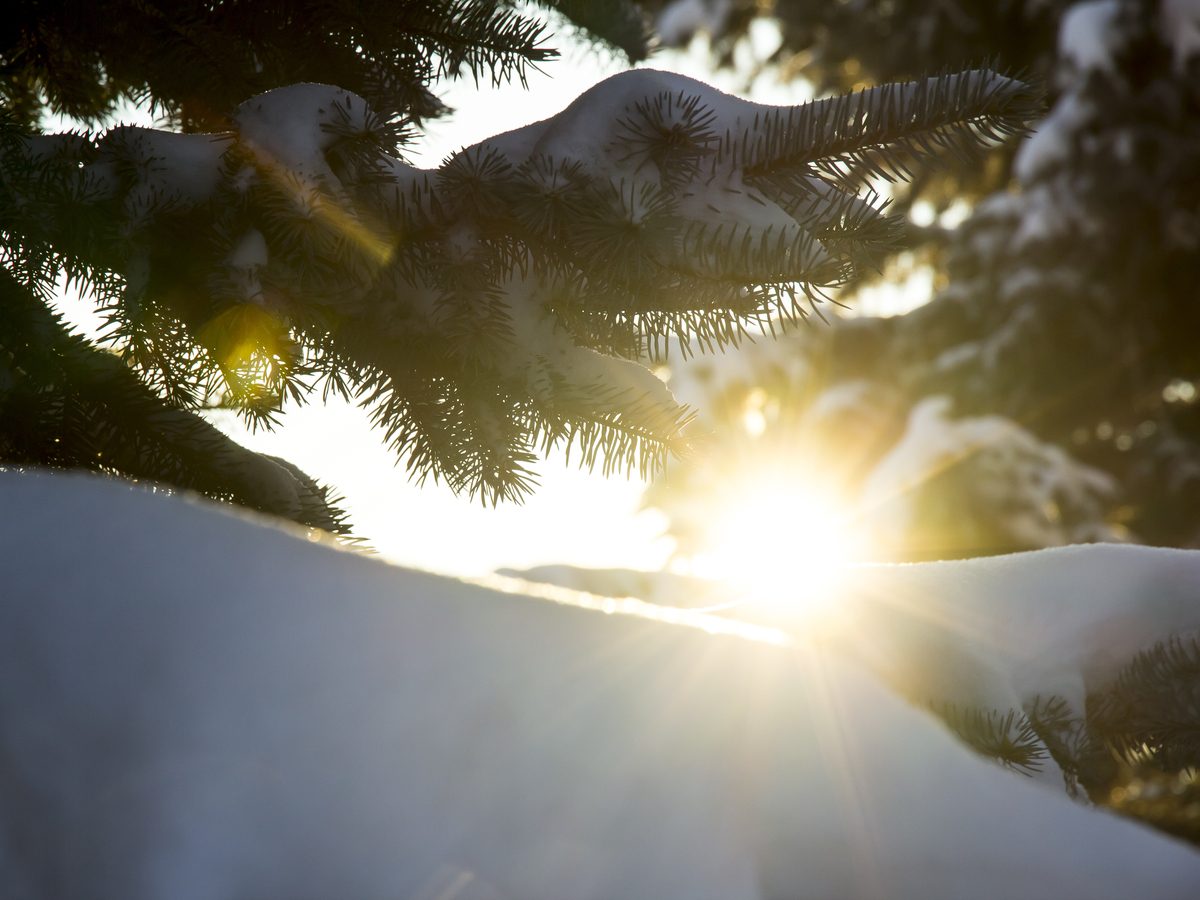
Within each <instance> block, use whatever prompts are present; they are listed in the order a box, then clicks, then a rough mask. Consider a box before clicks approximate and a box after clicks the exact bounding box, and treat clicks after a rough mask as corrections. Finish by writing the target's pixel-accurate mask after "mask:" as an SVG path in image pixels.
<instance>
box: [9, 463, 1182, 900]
mask: <svg viewBox="0 0 1200 900" xmlns="http://www.w3.org/2000/svg"><path fill="white" fill-rule="evenodd" d="M0 504H2V505H3V508H4V510H5V513H6V514H5V516H4V518H3V524H2V525H0V539H2V541H3V544H2V546H3V547H4V553H3V554H0V585H3V593H2V594H0V723H2V727H3V729H4V735H5V741H4V751H5V752H4V756H3V757H2V759H0V784H3V786H4V795H5V802H4V804H3V805H2V806H0V893H2V894H3V896H5V897H6V898H8V900H33V898H37V900H43V898H47V897H54V898H56V900H76V898H78V900H161V898H166V897H169V898H172V900H229V898H233V897H264V898H268V897H272V898H273V897H280V898H283V897H286V898H288V900H310V898H311V900H328V898H331V897H345V898H355V900H385V898H386V900H395V898H428V897H438V898H442V897H454V898H456V900H496V898H513V900H617V898H621V900H625V898H629V900H638V898H654V900H706V898H712V900H743V898H744V900H773V898H784V897H789V898H790V897H799V896H803V897H805V898H814V900H815V898H850V897H852V898H866V897H885V896H886V897H891V898H920V900H960V898H963V897H972V898H979V900H988V898H1060V897H1064V896H1067V897H1088V898H1093V900H1095V898H1113V900H1127V898H1129V897H1134V896H1136V897H1139V898H1183V897H1189V896H1193V895H1194V888H1195V885H1196V884H1197V883H1198V881H1200V855H1197V854H1196V853H1195V852H1194V851H1192V850H1191V849H1189V848H1187V847H1185V846H1183V845H1181V844H1179V843H1176V842H1174V841H1172V840H1170V839H1167V838H1164V837H1162V836H1160V835H1157V834H1154V833H1152V832H1150V831H1148V830H1145V829H1143V828H1141V827H1139V826H1137V825H1135V824H1132V823H1130V822H1127V821H1123V820H1119V819H1117V818H1115V817H1113V816H1111V815H1109V814H1107V813H1103V812H1098V811H1096V810H1093V809H1089V808H1086V807H1084V806H1081V805H1077V804H1075V803H1073V802H1071V801H1070V800H1068V799H1067V798H1066V797H1065V796H1063V795H1062V794H1061V793H1056V792H1054V791H1050V790H1046V789H1044V788H1042V787H1040V786H1038V785H1035V784H1033V783H1031V782H1029V781H1027V780H1024V779H1022V778H1020V777H1019V776H1016V775H1014V774H1012V773H1009V772H1005V771H1003V770H1002V769H1000V768H998V767H996V766H994V765H991V764H989V763H987V762H985V761H983V760H982V759H980V758H978V757H976V756H974V755H972V754H971V753H969V752H968V751H966V750H965V749H963V748H962V747H961V746H960V745H959V744H958V743H957V742H956V741H955V740H953V739H952V738H951V737H950V736H949V734H948V733H947V732H946V731H945V730H944V729H943V728H942V727H941V726H940V725H938V724H937V723H936V722H935V721H934V720H933V719H932V718H930V717H927V716H926V715H924V714H922V713H920V712H918V711H916V710H914V709H913V708H911V707H910V706H908V705H907V704H905V703H904V702H903V701H902V700H900V699H899V698H898V697H897V696H896V695H895V694H894V693H892V692H891V691H889V690H887V689H886V688H884V687H883V686H882V685H881V683H880V682H878V681H876V680H874V679H873V678H872V677H871V676H869V675H868V674H866V673H865V672H863V671H861V670H860V669H858V668H857V667H856V666H855V665H853V664H851V663H848V662H846V661H842V660H840V659H839V658H837V657H836V656H834V655H831V654H830V653H828V652H825V651H823V650H821V649H818V648H815V647H812V646H808V645H803V644H796V645H794V646H793V647H791V648H790V649H781V648H780V647H778V646H775V645H772V644H771V643H765V642H762V641H755V640H750V639H748V638H745V637H739V636H736V635H729V634H719V633H706V632H719V631H721V630H725V631H727V630H728V628H720V627H717V626H715V625H712V624H711V622H710V621H709V620H706V619H705V618H703V617H695V618H694V620H693V621H692V624H694V625H696V626H698V627H686V626H682V625H679V624H674V625H672V624H667V623H664V622H663V621H661V620H660V619H661V617H657V616H655V615H654V614H653V608H652V607H644V608H638V607H630V608H628V609H626V611H622V609H625V608H623V607H621V606H619V605H614V606H613V607H612V608H613V609H614V610H617V611H616V612H614V613H613V614H610V615H604V614H603V613H600V612H597V611H595V610H594V609H588V608H584V605H583V604H580V605H579V606H578V607H576V606H573V605H572V604H570V603H551V602H547V601H544V600H535V599H531V598H528V597H522V596H519V595H511V594H502V593H496V592H493V591H489V590H486V589H483V588H481V587H477V586H472V585H468V584H464V583H461V582H457V581H453V580H450V579H446V578H440V577H437V576H432V575H427V574H421V573H417V572H413V571H406V570H402V569H397V568H393V567H389V566H387V565H384V564H382V563H379V562H376V561H372V560H370V559H365V558H363V557H361V556H359V555H356V554H353V553H349V552H343V551H338V550H336V549H333V548H330V547H326V546H320V545H316V544H313V543H310V542H308V541H305V540H303V539H301V538H299V537H298V536H296V534H294V533H291V532H288V531H286V530H283V529H280V528H276V527H273V526H270V525H267V524H264V523H263V522H262V521H259V520H253V519H249V518H244V517H239V516H237V515H233V514H230V513H229V512H227V511H225V510H221V509H216V508H213V507H211V506H209V505H207V504H204V503H200V502H189V501H187V500H185V499H183V498H180V497H173V496H161V495H155V494H151V493H148V492H146V491H142V490H137V489H131V488H129V487H127V486H124V485H122V484H119V483H116V482H112V481H105V480H99V479H94V478H90V477H83V476H61V475H57V476H49V475H40V474H17V473H12V472H4V473H0ZM875 574H876V575H878V576H879V579H878V584H880V585H884V584H892V583H893V582H891V580H890V579H891V578H892V576H893V574H898V576H899V581H898V582H895V584H896V585H898V586H899V587H900V588H903V589H905V590H907V589H908V588H921V589H922V597H923V599H924V600H925V601H926V602H930V603H940V604H941V606H940V607H938V608H941V607H945V608H947V609H950V608H955V603H958V604H962V603H968V604H974V606H973V607H972V608H978V607H980V606H981V605H982V604H985V603H988V602H996V601H997V599H1003V600H1005V601H1006V602H1009V603H1011V604H1014V605H1013V606H1012V609H1013V610H1014V611H1015V610H1016V609H1017V607H1018V606H1020V605H1021V604H1023V606H1021V611H1022V613H1023V614H1025V615H1028V616H1031V617H1034V618H1033V619H1031V620H1030V624H1031V625H1032V624H1033V622H1034V621H1037V622H1039V623H1041V625H1043V626H1044V628H1045V629H1046V630H1047V634H1049V635H1053V636H1055V640H1057V641H1058V643H1052V646H1053V647H1056V648H1061V646H1062V644H1063V642H1064V641H1068V642H1069V640H1068V639H1069V637H1070V635H1069V634H1068V632H1073V633H1075V635H1076V638H1075V639H1076V640H1078V641H1092V642H1094V641H1096V640H1097V639H1098V638H1099V637H1100V636H1099V635H1098V634H1097V633H1096V632H1094V631H1093V632H1086V633H1079V632H1078V629H1077V628H1074V627H1072V628H1070V629H1068V628H1066V625H1067V619H1066V618H1064V617H1063V616H1062V615H1061V613H1062V611H1063V610H1064V609H1065V608H1066V607H1065V606H1064V605H1063V604H1067V603H1068V599H1072V600H1074V601H1075V605H1076V606H1077V605H1078V604H1080V603H1084V602H1086V603H1087V604H1088V605H1089V606H1094V607H1095V610H1096V614H1095V615H1089V616H1088V617H1086V620H1087V621H1089V622H1093V623H1096V624H1109V625H1111V624H1112V622H1113V616H1114V615H1116V614H1117V613H1116V612H1115V611H1116V609H1117V607H1118V606H1120V604H1121V603H1128V602H1129V594H1128V589H1137V590H1139V591H1140V592H1141V600H1140V602H1141V603H1142V604H1143V606H1141V607H1138V609H1139V610H1140V611H1141V612H1142V613H1143V614H1146V615H1151V614H1155V615H1156V614H1157V613H1156V612H1155V610H1152V609H1150V607H1149V606H1146V604H1158V605H1159V606H1162V604H1163V603H1165V600H1164V598H1165V597H1168V596H1169V597H1173V598H1175V602H1176V603H1177V604H1178V605H1179V608H1177V609H1175V610H1174V612H1176V613H1180V614H1181V613H1182V604H1183V600H1184V597H1185V594H1186V595H1187V596H1188V597H1189V598H1192V597H1194V596H1195V594H1194V592H1193V593H1189V592H1188V591H1185V588H1192V587H1197V586H1200V557H1198V556H1197V555H1195V554H1188V553H1163V552H1154V551H1133V550H1126V549H1115V550H1114V549H1103V548H1102V549H1092V550H1088V549H1080V550H1074V551H1059V552H1047V553H1043V554H1039V555H1037V556H1036V557H1028V558H1023V559H1008V560H993V561H986V562H981V563H974V564H946V565H944V566H916V567H911V568H910V569H906V570H896V569H888V570H881V571H878V572H876V573H875ZM1052 594H1054V595H1057V596H1058V599H1059V600H1060V604H1059V605H1057V606H1055V605H1053V604H1050V605H1048V606H1047V605H1046V603H1045V601H1046V600H1047V599H1050V597H1049V595H1052ZM1038 601H1041V602H1038ZM1193 605H1194V604H1193ZM639 609H640V612H639V611H638V610H639ZM1156 609H1157V608H1156ZM1105 610H1107V611H1108V613H1109V614H1108V615H1107V616H1105V615H1101V613H1102V612H1103V611H1105ZM1128 611H1129V612H1131V613H1132V612H1134V608H1133V607H1129V609H1128ZM1161 611H1162V610H1161V609H1159V610H1158V612H1161ZM679 615H680V614H679V613H676V617H678V616H679ZM1193 618H1194V616H1193ZM1126 619H1127V620H1128V621H1126V622H1125V626H1126V627H1127V628H1129V629H1133V630H1135V631H1136V630H1137V628H1138V627H1139V623H1138V622H1137V621H1136V620H1133V619H1129V617H1128V616H1126ZM1156 621H1157V624H1158V625H1167V624H1169V623H1168V622H1166V621H1165V620H1156ZM880 624H887V623H880ZM863 627H864V628H865V627H866V623H864V626H863ZM1001 637H1007V635H1001ZM1109 638H1111V639H1114V640H1116V639H1122V638H1121V635H1111V634H1107V633H1106V636H1105V639H1109ZM1049 640H1050V639H1049V638H1046V639H1044V640H1043V643H1046V642H1048V641H1049Z"/></svg>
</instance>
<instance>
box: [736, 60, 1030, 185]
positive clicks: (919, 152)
mask: <svg viewBox="0 0 1200 900" xmlns="http://www.w3.org/2000/svg"><path fill="white" fill-rule="evenodd" d="M1040 109H1041V104H1040V99H1039V97H1038V94H1037V93H1036V92H1035V91H1034V90H1033V89H1031V88H1030V87H1029V85H1027V84H1025V83H1024V82H1021V81H1017V80H1014V79H1011V78H1005V77H1003V76H1000V75H997V74H995V73H994V72H990V71H987V70H975V71H971V72H961V73H955V74H948V75H939V76H936V77H933V78H927V79H925V80H923V81H912V82H906V83H903V84H886V85H882V86H879V87H873V88H867V89H866V90H863V91H859V92H857V93H853V94H845V95H843V96H839V97H833V98H830V99H827V100H817V101H814V102H812V103H807V104H805V105H803V106H800V107H797V108H793V109H787V110H784V111H781V112H774V111H772V112H767V113H764V114H762V115H760V116H758V117H756V118H755V120H754V122H753V123H752V124H751V125H750V126H748V127H747V128H746V129H745V131H744V132H742V133H741V134H739V135H738V139H737V140H734V139H733V138H732V137H731V136H727V137H726V138H725V141H724V142H723V144H722V147H721V154H722V156H731V157H733V158H734V159H735V160H736V161H737V164H738V165H741V166H744V167H745V169H746V173H747V175H748V176H749V177H750V178H752V179H758V178H770V177H772V176H775V175H777V174H779V173H781V172H788V171H803V172H808V173H810V174H812V175H818V176H821V177H825V178H828V179H830V180H831V181H833V182H835V183H838V184H845V183H847V182H849V181H850V180H851V179H850V176H851V175H852V174H853V175H854V180H855V181H858V180H860V179H861V178H862V176H863V174H864V173H865V174H868V175H871V176H875V177H879V178H883V179H886V180H889V181H892V180H908V179H909V178H911V177H912V169H911V166H912V165H914V164H916V163H918V162H923V161H925V160H927V159H929V158H931V157H936V156H937V155H939V154H944V153H950V154H956V155H958V154H966V153H970V151H971V149H972V148H976V147H982V146H986V145H989V144H992V143H995V142H998V141H1001V140H1003V139H1005V138H1007V137H1010V136H1012V135H1014V134H1021V133H1024V132H1025V131H1026V129H1027V123H1028V122H1029V121H1031V120H1032V119H1034V118H1035V117H1036V116H1037V115H1038V113H1039V111H1040Z"/></svg>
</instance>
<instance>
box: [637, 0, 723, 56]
mask: <svg viewBox="0 0 1200 900" xmlns="http://www.w3.org/2000/svg"><path fill="white" fill-rule="evenodd" d="M732 11H733V0H671V2H670V3H668V4H666V5H665V6H664V7H663V8H662V11H661V12H659V14H658V18H657V19H656V21H655V30H656V31H657V32H658V37H659V40H660V41H662V43H663V44H665V45H666V46H668V47H679V46H682V45H683V44H685V43H686V42H687V41H688V40H689V39H690V38H691V37H692V35H694V34H695V33H696V32H698V31H704V32H707V33H708V34H710V35H719V34H721V33H722V31H724V29H725V23H726V22H727V21H728V20H729V14H730V13H731V12H732Z"/></svg>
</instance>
